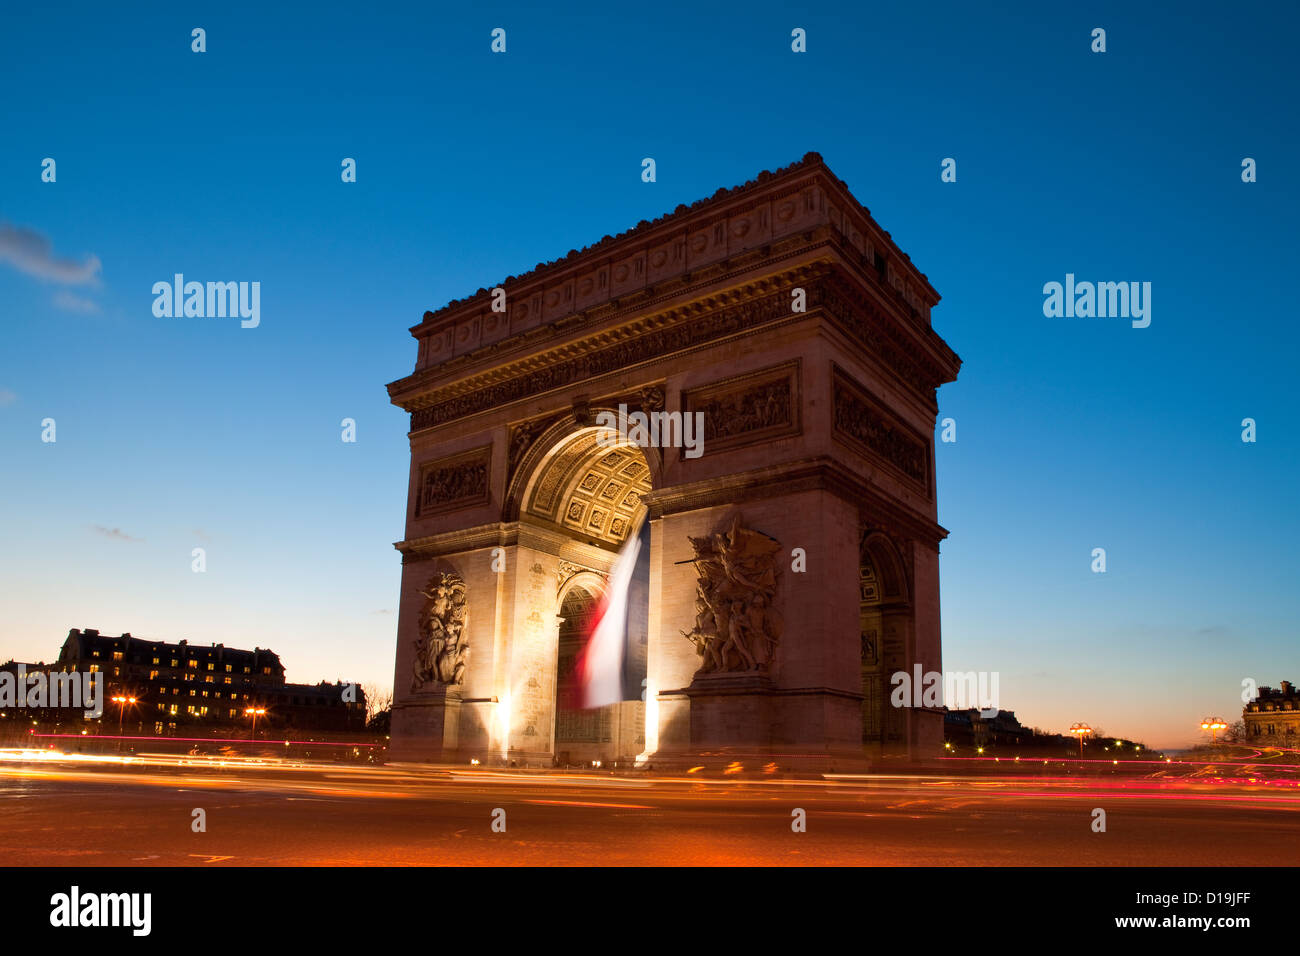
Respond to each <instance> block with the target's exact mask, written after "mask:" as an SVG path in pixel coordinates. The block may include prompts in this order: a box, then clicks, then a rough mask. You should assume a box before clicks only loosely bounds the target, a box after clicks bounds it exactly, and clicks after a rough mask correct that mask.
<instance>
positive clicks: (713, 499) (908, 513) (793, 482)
mask: <svg viewBox="0 0 1300 956" xmlns="http://www.w3.org/2000/svg"><path fill="white" fill-rule="evenodd" d="M802 491H827V492H830V493H831V494H834V495H836V496H838V497H840V498H842V499H844V500H845V501H847V502H849V503H850V504H852V505H854V506H857V507H862V508H865V509H866V510H867V511H869V512H870V514H871V515H872V517H873V518H874V519H876V520H877V521H878V522H881V523H884V524H887V525H889V526H890V527H893V528H897V529H898V530H899V531H901V532H903V533H904V534H906V535H908V536H909V537H911V538H914V539H915V540H917V541H920V542H921V543H923V544H925V545H928V546H929V547H932V548H934V549H935V550H938V548H939V543H940V542H941V541H942V540H943V539H944V538H946V537H947V536H948V531H947V529H945V528H943V527H942V526H941V525H939V524H938V523H937V522H935V521H933V520H932V519H931V518H929V516H927V515H923V514H920V513H918V512H915V511H912V510H910V509H907V508H904V507H900V506H899V505H898V503H897V502H896V501H895V499H893V498H892V496H890V495H888V494H887V493H885V492H883V491H881V490H880V489H879V488H878V487H876V486H875V485H873V484H872V483H870V482H867V481H864V480H862V478H861V476H859V475H858V474H856V473H855V472H853V471H851V470H850V469H849V468H848V467H846V466H845V465H844V464H842V463H840V462H839V461H836V460H835V459H833V458H827V457H824V456H818V457H815V458H805V459H801V460H799V461H794V462H787V463H784V464H780V465H772V466H768V467H764V468H754V469H751V470H749V471H744V472H737V473H735V474H730V475H723V476H719V477H717V478H709V479H704V480H702V481H696V482H690V483H687V484H681V485H674V486H673V487H670V488H663V489H655V490H654V491H652V492H650V493H649V494H648V495H645V496H644V497H643V498H642V499H641V500H642V502H643V503H644V504H645V505H646V506H647V507H648V508H649V509H650V519H651V520H655V519H658V518H663V517H666V516H668V515H672V514H678V513H680V512H685V511H697V510H699V509H701V508H713V507H725V506H732V507H743V506H744V503H745V502H746V501H753V500H756V499H761V498H771V497H775V496H778V495H790V494H797V493H799V492H802Z"/></svg>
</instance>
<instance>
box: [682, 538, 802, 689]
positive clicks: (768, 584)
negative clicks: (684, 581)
mask: <svg viewBox="0 0 1300 956" xmlns="http://www.w3.org/2000/svg"><path fill="white" fill-rule="evenodd" d="M690 541H691V545H692V547H694V549H695V558H694V563H695V567H696V570H697V572H698V573H699V581H698V583H697V585H696V598H695V609H696V615H695V627H694V628H692V629H691V630H690V631H683V632H682V634H683V636H685V637H686V638H687V639H688V640H690V641H691V642H692V643H693V644H694V645H695V649H696V652H697V653H698V654H699V655H700V657H702V658H703V661H702V663H701V665H700V673H703V674H708V673H714V672H719V671H728V672H730V671H736V672H742V673H744V672H753V671H761V670H764V669H765V668H766V667H767V665H768V664H769V663H770V662H771V660H772V656H773V652H774V650H775V647H776V645H777V643H779V641H780V637H781V618H780V616H779V615H778V614H776V612H775V610H774V608H773V601H774V599H775V596H776V575H777V567H776V553H777V551H778V550H779V549H780V545H779V544H778V543H777V542H776V541H774V540H772V539H771V538H769V537H767V536H766V535H764V534H760V533H758V532H756V531H753V530H751V529H749V528H745V527H744V526H743V525H742V524H741V520H740V516H739V515H737V516H736V517H735V518H734V519H733V521H732V523H731V527H730V529H729V530H728V531H727V532H726V533H720V532H715V533H713V534H710V535H706V536H705V537H702V538H691V539H690Z"/></svg>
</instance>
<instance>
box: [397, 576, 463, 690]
mask: <svg viewBox="0 0 1300 956" xmlns="http://www.w3.org/2000/svg"><path fill="white" fill-rule="evenodd" d="M420 593H421V594H422V595H424V597H425V605H424V610H423V611H422V612H421V613H420V631H419V634H418V636H417V637H416V639H415V664H414V666H413V671H414V674H413V677H414V679H413V680H412V682H411V690H420V689H421V688H422V687H424V686H425V685H426V684H434V685H438V684H442V685H453V686H456V685H460V684H463V683H464V682H465V668H466V667H467V666H468V664H469V644H468V642H467V641H466V639H465V623H466V617H467V613H466V611H467V608H466V603H465V579H464V578H462V577H461V576H460V575H459V574H457V573H456V572H455V571H447V572H439V573H438V574H435V575H434V576H433V577H432V578H431V579H430V580H429V583H428V585H427V586H426V587H425V588H424V589H423V590H422V591H421V592H420Z"/></svg>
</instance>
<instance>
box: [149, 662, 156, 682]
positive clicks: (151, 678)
mask: <svg viewBox="0 0 1300 956" xmlns="http://www.w3.org/2000/svg"><path fill="white" fill-rule="evenodd" d="M154 663H155V664H157V663H158V662H157V661H154ZM149 679H150V680H157V679H158V672H157V671H150V672H149Z"/></svg>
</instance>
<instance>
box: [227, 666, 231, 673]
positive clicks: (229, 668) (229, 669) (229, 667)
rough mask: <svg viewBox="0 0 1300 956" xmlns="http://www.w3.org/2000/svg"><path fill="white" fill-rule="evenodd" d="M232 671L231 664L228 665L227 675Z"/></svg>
mask: <svg viewBox="0 0 1300 956" xmlns="http://www.w3.org/2000/svg"><path fill="white" fill-rule="evenodd" d="M230 671H231V666H230V665H229V664H227V665H226V673H227V674H229V673H230Z"/></svg>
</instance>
